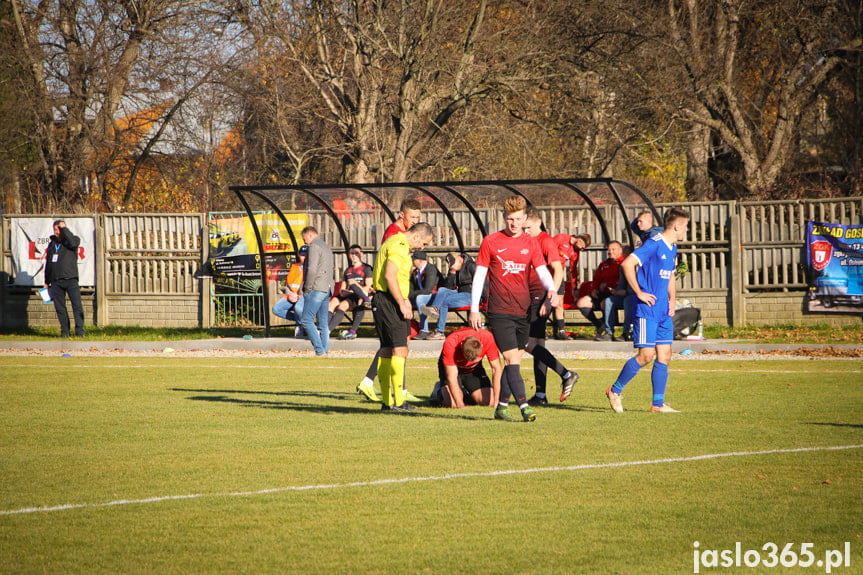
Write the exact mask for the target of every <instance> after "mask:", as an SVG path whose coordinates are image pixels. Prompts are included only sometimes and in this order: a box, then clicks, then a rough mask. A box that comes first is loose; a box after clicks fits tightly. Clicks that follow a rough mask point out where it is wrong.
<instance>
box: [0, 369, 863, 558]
mask: <svg viewBox="0 0 863 575" xmlns="http://www.w3.org/2000/svg"><path fill="white" fill-rule="evenodd" d="M367 363H368V360H367V359H357V360H351V359H328V360H324V361H321V360H316V359H281V360H279V359H216V360H213V359H203V358H201V359H197V358H196V359H179V358H161V357H155V358H117V357H107V358H106V357H98V358H90V357H71V358H54V357H52V358H49V357H41V358H34V357H4V358H0V373H2V377H0V420H2V426H3V433H2V434H0V473H2V481H0V485H2V488H0V565H2V566H0V571H1V572H8V573H33V572H48V573H61V572H62V573H99V572H102V573H189V572H195V573H199V572H201V573H204V572H206V573H218V572H221V573H237V572H243V573H504V572H505V573H522V572H540V573H579V572H581V573H692V572H693V570H694V569H693V551H694V549H695V548H694V542H695V541H698V542H699V545H700V549H718V550H723V549H731V550H733V549H734V548H735V544H736V543H737V542H741V544H742V547H743V549H744V550H746V549H759V550H760V549H762V547H763V546H764V545H765V544H767V543H771V542H772V543H775V544H776V545H777V546H778V547H779V549H780V550H781V549H782V548H783V547H784V545H785V544H786V543H789V542H794V543H795V546H796V549H797V550H798V551H799V545H800V544H801V543H804V542H807V543H812V544H813V551H814V553H815V557H816V559H821V558H823V557H824V552H825V551H826V550H830V549H841V548H843V546H844V543H845V542H850V549H851V557H850V559H849V562H850V567H841V568H834V570H833V572H834V573H863V556H861V555H863V553H861V550H863V540H861V537H863V447H861V446H863V362H861V361H838V360H837V361H833V360H818V361H766V360H758V361H740V360H737V361H699V360H686V361H678V360H675V361H672V364H671V377H670V381H669V389H668V394H667V400H668V403H669V404H671V405H672V406H674V407H675V408H677V409H680V410H682V411H683V413H681V414H650V413H649V412H648V409H649V405H650V376H649V370H642V373H640V374H639V375H638V376H637V378H636V379H635V380H634V381H633V382H632V383H631V384H630V385H629V386H628V387H627V388H626V390H625V393H624V407H625V408H626V409H627V412H626V413H624V414H622V415H618V414H615V413H613V412H612V411H611V410H610V408H609V407H608V404H607V401H606V399H605V396H604V395H603V390H604V389H605V387H607V386H608V384H609V383H611V382H612V381H613V379H614V377H615V376H616V374H617V372H618V371H619V369H620V367H621V365H622V362H621V361H611V360H607V361H580V362H578V363H577V364H576V363H575V362H574V361H572V360H570V361H568V362H567V363H569V364H572V365H571V366H570V367H575V368H576V369H577V370H578V371H579V373H580V374H581V380H580V382H579V383H578V384H577V386H576V389H575V391H574V393H573V395H572V397H570V398H569V400H568V401H567V402H566V403H564V404H559V403H558V402H557V401H556V393H555V392H556V391H558V390H559V380H558V378H556V376H553V375H552V376H551V377H550V384H549V390H550V391H551V392H552V393H551V395H552V396H553V397H552V402H551V403H552V405H550V406H549V407H547V408H543V409H540V410H539V411H538V414H539V418H538V420H537V421H536V422H534V423H531V424H523V423H518V424H511V423H503V422H497V421H493V420H492V409H491V408H479V407H474V408H468V409H465V410H443V409H435V408H430V407H426V408H424V409H423V410H422V411H420V412H419V413H417V414H415V415H401V414H391V413H381V412H380V411H379V407H378V406H377V405H376V404H372V403H369V402H366V401H364V400H363V399H362V398H361V397H360V396H358V395H357V394H356V393H354V386H355V385H356V382H357V381H358V380H359V379H360V378H361V377H362V375H363V373H364V372H365V368H366V366H367ZM529 367H530V363H529V362H527V363H526V364H525V366H524V368H523V370H522V372H523V374H524V376H525V378H526V379H527V380H528V387H529V388H532V372H531V371H530V369H529ZM436 375H437V372H436V369H435V361H434V360H431V359H428V360H426V359H410V360H409V362H408V378H409V387H410V389H411V391H413V392H414V393H415V394H416V395H419V396H427V395H428V394H429V393H430V391H431V388H432V385H433V383H434V381H435V380H436V379H437V376H436ZM530 391H531V392H532V389H531V390H530ZM832 448H842V449H832ZM801 449H804V450H801ZM795 450H796V451H795ZM712 455H717V456H721V457H701V456H712ZM762 554H763V555H765V557H766V553H764V552H763V553H762ZM742 570H743V571H745V572H769V573H774V572H783V569H782V568H781V567H778V568H772V569H771V568H764V567H759V568H755V569H745V568H743V569H742ZM711 571H716V572H735V570H734V569H730V570H729V569H721V568H713V569H711V568H706V567H702V568H701V572H702V573H707V572H711ZM785 572H789V573H800V572H824V568H823V567H822V568H816V566H815V565H813V566H812V567H811V568H809V569H803V568H787V569H785Z"/></svg>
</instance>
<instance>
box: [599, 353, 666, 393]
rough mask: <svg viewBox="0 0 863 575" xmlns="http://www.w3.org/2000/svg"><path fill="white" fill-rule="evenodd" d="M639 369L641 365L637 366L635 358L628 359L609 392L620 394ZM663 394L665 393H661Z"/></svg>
mask: <svg viewBox="0 0 863 575" xmlns="http://www.w3.org/2000/svg"><path fill="white" fill-rule="evenodd" d="M639 369H641V365H639V363H638V361H636V359H635V357H631V358H629V361H627V362H626V363H625V364H623V369H621V370H620V375H618V376H617V381H615V382H614V385H612V386H611V391H613V392H614V393H621V392H622V391H623V387H624V386H625V385H626V384H627V383H629V382H630V381H632V378H633V377H635V375H636V374H637V373H638V370H639ZM667 373H668V369H667V366H666V374H667ZM663 393H665V392H664V391H663Z"/></svg>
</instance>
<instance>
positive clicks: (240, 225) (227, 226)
mask: <svg viewBox="0 0 863 575" xmlns="http://www.w3.org/2000/svg"><path fill="white" fill-rule="evenodd" d="M285 219H286V220H287V221H288V225H289V226H290V227H291V231H292V232H293V234H294V237H295V238H296V240H297V247H299V246H301V245H303V239H302V237H300V232H301V231H302V230H303V228H304V227H306V226H307V225H309V216H308V214H285ZM255 222H256V223H257V225H258V231H259V232H260V234H261V242H262V244H263V251H264V254H265V257H264V262H265V264H266V270H267V280H268V281H276V280H278V281H284V279H285V278H286V277H287V273H288V268H289V267H290V266H289V263H290V261H289V258H288V256H287V255H286V254H284V253H279V252H292V251H293V250H294V245H293V243H292V242H291V236H290V234H289V233H288V231H287V228H286V227H285V225H284V223H282V220H281V218H279V217H278V216H277V215H276V214H255ZM209 231H210V266H211V268H212V272H213V276H214V277H217V278H219V277H222V278H230V279H233V280H257V279H260V277H261V256H260V253H259V251H258V243H257V241H256V240H255V230H254V228H253V227H252V224H251V220H249V217H248V216H242V217H239V216H238V217H223V218H213V219H211V220H210V222H209Z"/></svg>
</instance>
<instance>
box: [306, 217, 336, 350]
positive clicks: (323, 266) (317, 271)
mask: <svg viewBox="0 0 863 575" xmlns="http://www.w3.org/2000/svg"><path fill="white" fill-rule="evenodd" d="M301 235H302V236H303V241H304V242H305V243H306V245H308V246H309V255H307V256H306V263H305V269H304V270H303V300H304V304H303V321H302V324H303V330H304V331H305V332H306V335H308V336H309V341H311V342H312V345H313V346H314V348H315V355H317V356H318V357H323V356H326V355H327V353H328V352H329V350H330V328H329V325H328V322H327V312H328V309H327V304H328V303H329V301H330V295H332V293H333V270H334V269H335V267H336V260H335V258H334V257H333V250H331V249H330V246H328V245H327V244H326V242H325V241H324V240H323V239H321V237H320V236H319V235H318V230H317V229H315V227H314V226H306V227H305V228H303V231H302V232H301ZM316 318H317V321H318V325H317V327H315V319H316Z"/></svg>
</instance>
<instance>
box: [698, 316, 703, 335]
mask: <svg viewBox="0 0 863 575" xmlns="http://www.w3.org/2000/svg"><path fill="white" fill-rule="evenodd" d="M698 339H704V324H702V323H701V320H698Z"/></svg>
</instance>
